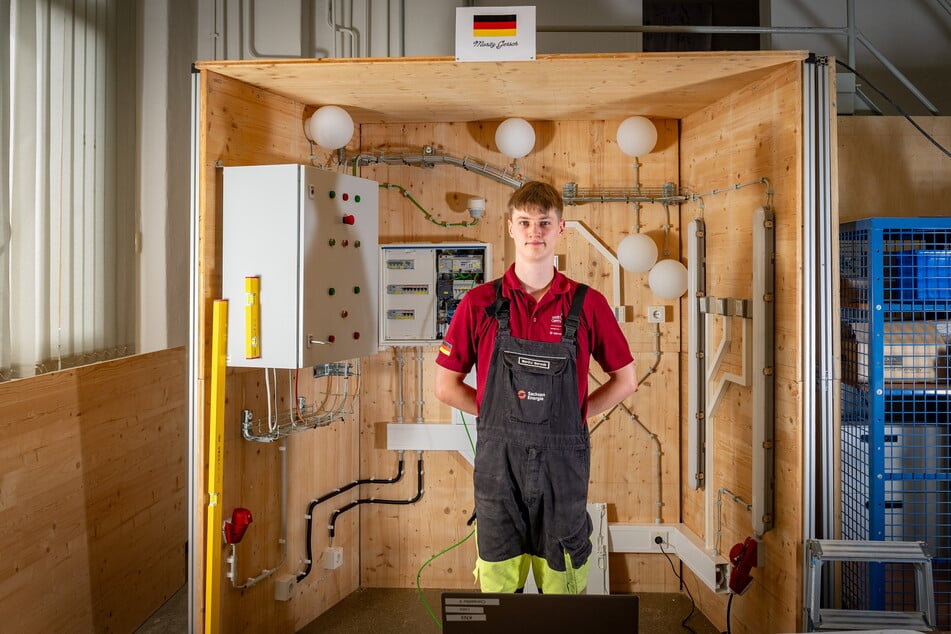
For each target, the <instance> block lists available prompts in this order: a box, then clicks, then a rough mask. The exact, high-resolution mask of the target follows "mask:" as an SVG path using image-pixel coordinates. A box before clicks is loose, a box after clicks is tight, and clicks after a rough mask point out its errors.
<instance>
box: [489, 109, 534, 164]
mask: <svg viewBox="0 0 951 634" xmlns="http://www.w3.org/2000/svg"><path fill="white" fill-rule="evenodd" d="M495 146H496V147H497V148H499V152H501V153H502V154H504V155H505V156H507V157H509V158H511V159H520V158H522V157H523V156H525V155H526V154H528V153H529V152H531V151H532V148H533V147H535V129H534V128H533V127H532V124H530V123H529V122H528V121H526V120H525V119H520V118H518V117H512V118H511V119H506V120H505V121H503V122H502V123H500V124H499V127H498V129H497V130H496V131H495Z"/></svg>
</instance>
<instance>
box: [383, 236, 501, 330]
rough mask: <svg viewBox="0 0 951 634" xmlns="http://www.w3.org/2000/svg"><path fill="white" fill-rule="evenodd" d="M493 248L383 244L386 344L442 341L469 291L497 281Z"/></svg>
mask: <svg viewBox="0 0 951 634" xmlns="http://www.w3.org/2000/svg"><path fill="white" fill-rule="evenodd" d="M491 249H492V247H491V245H489V244H486V243H482V242H459V243H412V244H386V245H382V246H381V247H380V343H381V344H382V345H390V346H426V345H435V344H438V343H439V342H440V341H442V338H443V336H444V335H445V334H446V329H447V328H449V322H450V321H452V316H453V313H454V312H455V310H456V307H457V306H458V305H459V302H460V301H461V300H462V297H463V295H465V294H466V292H467V291H468V290H469V289H471V288H473V287H474V286H476V285H478V284H481V283H482V282H484V281H486V280H489V279H491V267H492V251H491Z"/></svg>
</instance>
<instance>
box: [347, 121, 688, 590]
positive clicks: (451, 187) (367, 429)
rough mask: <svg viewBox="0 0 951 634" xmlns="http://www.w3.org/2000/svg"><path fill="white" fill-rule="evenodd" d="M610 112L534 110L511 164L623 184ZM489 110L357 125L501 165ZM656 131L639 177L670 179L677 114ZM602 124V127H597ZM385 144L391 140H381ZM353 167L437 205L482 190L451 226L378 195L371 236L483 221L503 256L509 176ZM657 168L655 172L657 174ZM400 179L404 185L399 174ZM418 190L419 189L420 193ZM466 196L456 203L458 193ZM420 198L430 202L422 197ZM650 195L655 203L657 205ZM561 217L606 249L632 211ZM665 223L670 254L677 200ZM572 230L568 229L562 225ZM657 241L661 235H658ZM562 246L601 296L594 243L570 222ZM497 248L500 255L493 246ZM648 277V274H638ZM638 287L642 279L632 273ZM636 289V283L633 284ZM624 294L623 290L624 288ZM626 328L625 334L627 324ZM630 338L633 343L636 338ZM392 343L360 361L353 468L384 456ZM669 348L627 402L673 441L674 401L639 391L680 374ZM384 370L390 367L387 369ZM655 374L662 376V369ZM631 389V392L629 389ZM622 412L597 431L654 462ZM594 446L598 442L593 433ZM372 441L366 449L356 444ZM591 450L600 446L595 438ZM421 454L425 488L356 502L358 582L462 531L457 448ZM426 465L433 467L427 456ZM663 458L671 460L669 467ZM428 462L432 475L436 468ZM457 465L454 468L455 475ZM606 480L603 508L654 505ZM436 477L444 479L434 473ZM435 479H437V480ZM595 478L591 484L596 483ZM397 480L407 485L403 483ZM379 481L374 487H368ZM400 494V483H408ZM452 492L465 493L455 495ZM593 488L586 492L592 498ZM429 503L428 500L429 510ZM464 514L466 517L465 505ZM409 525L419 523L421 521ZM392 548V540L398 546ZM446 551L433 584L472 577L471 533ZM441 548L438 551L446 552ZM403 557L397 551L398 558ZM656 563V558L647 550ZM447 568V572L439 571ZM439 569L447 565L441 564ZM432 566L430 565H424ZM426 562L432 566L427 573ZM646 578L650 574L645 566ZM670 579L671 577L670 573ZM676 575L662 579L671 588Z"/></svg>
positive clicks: (669, 492)
mask: <svg viewBox="0 0 951 634" xmlns="http://www.w3.org/2000/svg"><path fill="white" fill-rule="evenodd" d="M618 124H619V122H617V121H612V122H577V121H574V122H544V121H542V122H533V126H534V127H535V129H536V138H537V141H536V151H535V152H533V153H532V154H530V155H529V156H528V157H525V158H524V159H522V160H520V161H519V164H520V168H521V170H520V171H521V173H522V174H523V175H524V176H525V177H526V178H548V179H549V180H551V181H552V182H553V184H554V185H555V186H556V187H557V188H559V189H560V188H561V187H562V186H563V185H564V183H565V182H568V181H569V180H571V181H575V182H579V183H580V184H581V185H582V186H614V187H617V186H627V185H632V184H633V183H632V177H631V172H632V170H631V166H630V162H631V159H629V158H628V157H624V156H623V155H622V154H621V153H620V152H618V150H617V148H616V146H615V144H614V142H613V135H614V132H615V131H616V128H617V125H618ZM496 125H497V124H496V123H494V122H486V123H469V124H466V125H458V124H439V125H410V124H403V125H389V126H386V125H384V126H374V125H363V126H361V149H363V150H364V151H374V152H378V151H379V150H381V149H384V148H394V147H399V146H402V147H403V148H404V149H407V150H409V151H413V150H414V148H419V147H421V146H423V145H428V144H432V145H433V146H434V147H435V148H436V150H437V151H439V152H446V153H449V154H451V155H454V156H469V155H471V156H474V157H475V158H477V159H480V160H486V161H488V162H489V163H491V164H494V165H499V166H505V165H506V164H507V163H508V159H506V158H505V157H503V156H501V155H499V154H498V153H497V152H496V151H495V149H494V130H495V127H496ZM659 127H660V130H661V138H662V142H661V143H659V144H658V150H657V152H655V153H652V155H651V156H649V157H645V158H642V159H641V160H642V163H645V165H649V166H650V167H644V168H642V171H641V174H642V183H643V184H645V186H646V184H647V183H648V181H647V180H646V179H648V178H650V179H652V180H651V181H650V182H651V184H654V185H655V186H656V185H659V183H654V182H653V181H655V180H663V182H667V181H674V182H675V181H676V180H677V175H676V169H677V147H676V134H677V124H676V122H675V121H660V122H659ZM606 131H607V133H608V134H610V136H611V138H610V139H607V138H606V137H605V134H606ZM388 151H390V150H388ZM362 174H363V175H364V176H367V177H369V178H375V179H377V180H380V181H381V182H396V183H400V184H403V186H406V187H408V188H410V189H411V191H412V193H413V195H414V196H415V197H416V198H417V199H418V200H420V202H421V204H424V205H426V206H427V209H430V210H431V211H432V212H434V213H435V212H437V211H438V210H439V209H440V207H439V205H445V207H444V208H447V211H446V212H444V215H443V217H444V218H446V217H447V216H446V214H450V213H451V212H452V211H454V208H453V206H452V203H453V201H454V200H455V199H460V200H461V198H462V195H463V194H466V195H468V194H473V193H474V194H476V195H480V194H481V195H484V196H485V197H486V199H487V210H488V211H487V214H486V216H485V218H484V219H483V221H482V222H481V223H480V225H478V226H477V227H470V228H465V229H459V228H456V229H455V230H452V231H449V230H447V229H442V228H439V227H436V226H435V225H432V223H429V222H428V221H426V220H425V218H423V216H422V214H421V213H420V212H419V211H418V210H417V209H415V208H413V207H412V206H411V205H409V204H408V203H406V202H405V201H402V202H403V204H402V205H400V207H401V208H397V205H398V204H399V203H400V202H401V200H400V198H401V197H397V198H396V201H395V202H393V201H390V202H388V203H386V208H387V209H386V217H385V218H383V217H381V242H393V241H413V240H417V239H420V238H419V237H418V236H420V235H421V236H422V239H426V240H429V239H436V240H439V239H442V240H447V239H458V237H460V236H459V235H458V234H456V233H454V232H460V233H461V232H466V233H462V235H461V237H463V238H468V237H469V236H468V235H467V234H468V233H469V232H473V233H478V232H482V234H483V236H485V237H478V239H483V240H489V241H491V242H492V243H493V245H494V246H495V255H496V257H495V260H496V262H497V263H498V264H497V266H496V271H495V274H498V273H500V272H501V270H502V269H503V267H504V266H505V265H507V264H508V262H510V261H511V260H510V256H509V255H508V254H507V253H506V250H507V245H508V243H509V242H510V241H509V239H508V237H507V231H506V230H505V222H504V214H505V206H506V201H507V199H508V197H509V195H510V194H511V191H512V190H511V188H509V187H507V186H504V185H499V184H497V183H494V182H491V181H488V180H487V179H484V178H483V177H481V176H478V175H474V174H470V173H467V172H465V171H462V170H459V169H457V168H453V167H437V168H433V169H420V168H410V167H387V166H373V167H367V168H363V170H362ZM658 175H660V176H658ZM406 183H410V184H411V185H407V184H406ZM427 196H428V198H427ZM463 204H464V203H463ZM430 205H433V206H432V207H430ZM655 207H658V206H655ZM649 213H650V214H653V217H652V218H651V221H652V223H653V225H654V229H655V230H656V229H657V228H658V227H660V226H661V225H662V224H663V222H664V215H663V210H662V208H659V207H658V208H655V209H645V210H644V212H643V213H642V223H644V224H645V225H647V224H648V217H647V216H648V214H649ZM566 217H567V218H578V219H582V220H584V221H585V222H586V224H588V225H589V226H590V227H591V229H592V231H594V232H595V233H597V234H598V235H599V236H601V237H602V238H603V239H604V240H605V242H606V243H607V244H608V246H609V247H610V248H611V249H612V250H613V249H614V248H615V246H616V242H617V241H619V240H620V237H622V236H623V235H626V232H628V231H630V228H631V225H632V215H631V212H630V210H629V209H628V208H627V206H625V205H617V204H615V205H584V206H578V207H570V208H568V209H567V210H566ZM672 218H673V223H674V225H675V226H674V232H673V233H672V235H671V237H670V242H669V244H670V245H671V248H672V254H673V255H674V256H675V257H676V256H677V254H678V250H679V249H678V246H677V245H678V234H677V232H676V223H677V221H678V215H677V210H676V209H674V210H672ZM398 228H402V230H403V231H408V232H409V235H406V234H402V235H394V234H393V233H392V232H393V231H394V230H398ZM433 231H439V232H448V233H449V236H448V237H447V236H445V235H443V234H442V233H440V234H436V236H435V237H434V238H433V237H431V235H432V232H433ZM570 233H572V234H574V232H570ZM658 239H659V240H661V241H662V237H659V238H658ZM563 249H564V254H565V255H566V261H567V263H566V272H567V273H568V274H569V275H572V276H574V277H576V278H579V279H584V280H585V281H587V282H589V283H591V284H593V285H594V287H595V288H598V289H599V290H601V291H602V292H604V293H606V294H607V295H608V296H609V297H610V295H611V290H610V281H611V280H610V269H609V267H608V266H607V264H606V263H605V262H603V258H602V257H601V255H600V254H599V253H598V252H597V251H596V250H595V249H593V248H592V247H590V245H589V244H588V243H587V242H586V241H585V240H583V239H581V238H580V237H579V236H578V235H577V234H575V235H569V236H567V237H566V239H565V241H564V244H563ZM500 254H503V255H504V259H503V257H500ZM626 277H627V278H631V279H625V280H624V281H625V287H627V286H628V285H631V284H636V283H638V280H636V279H634V277H635V276H630V275H628V276H626ZM639 277H646V276H639ZM640 283H641V285H642V286H643V287H644V288H646V284H645V281H640ZM640 293H641V294H642V295H644V296H645V297H646V294H645V291H643V290H642V291H640ZM625 295H626V296H627V297H628V298H631V297H633V295H632V293H631V292H625ZM625 301H626V302H627V301H628V300H625ZM646 301H647V300H646V299H645V300H644V301H642V302H633V303H638V304H640V306H639V307H638V310H637V311H636V318H635V323H632V324H625V325H624V326H623V327H624V328H625V330H626V332H629V333H630V332H633V331H634V330H635V328H638V327H640V328H641V329H642V330H648V329H647V328H646V324H645V323H644V322H646V319H645V317H644V316H643V315H645V314H646V313H645V312H644V307H643V304H644V302H646ZM667 328H669V331H670V333H672V335H673V337H672V338H673V339H674V341H673V342H670V341H669V339H670V338H671V337H668V338H667V340H665V341H664V342H663V344H662V345H663V346H664V347H665V348H669V349H671V350H673V351H674V352H677V351H678V350H679V343H678V342H677V341H676V340H677V338H678V336H677V335H678V333H677V331H676V329H674V328H673V326H672V325H671V326H668V327H667ZM629 336H630V335H629ZM642 337H643V341H644V343H643V344H641V345H640V346H639V347H640V348H643V349H644V350H642V351H639V352H638V356H639V363H640V364H641V366H640V368H641V372H643V371H645V370H646V367H647V366H648V365H649V364H650V363H652V362H653V345H654V338H653V336H652V334H650V331H649V330H648V331H647V332H646V333H645V334H643V335H642ZM635 347H638V346H635V345H634V344H632V348H635ZM434 356H435V351H434V350H433V349H426V351H425V363H424V372H423V381H424V386H423V388H424V394H425V397H424V400H425V401H426V405H425V409H424V418H425V419H426V420H427V421H429V422H432V421H434V420H435V421H445V420H447V419H448V409H447V408H444V407H443V406H441V405H440V404H438V403H436V402H435V401H434V399H433V398H432V397H431V387H430V386H431V381H432V366H433V358H434ZM393 359H394V357H393V353H392V352H391V351H388V352H383V353H381V354H379V355H376V356H375V357H374V358H372V359H370V360H369V361H368V364H367V365H368V368H371V369H369V370H368V373H372V375H373V377H374V384H375V385H380V386H383V387H382V388H381V389H374V390H373V391H374V394H377V395H383V396H382V397H379V396H378V397H377V398H375V399H374V401H373V403H372V404H367V407H366V408H365V409H364V423H363V432H362V440H361V442H362V446H363V447H364V453H363V454H362V455H361V465H362V466H361V471H362V472H363V474H364V475H365V476H366V475H369V474H371V473H380V471H381V466H382V465H383V464H385V463H386V462H387V461H388V460H392V458H387V457H385V456H386V454H387V453H392V452H386V451H381V448H383V447H385V438H383V437H382V436H383V433H384V429H385V427H384V425H385V422H388V421H392V420H393V419H394V417H395V406H394V404H393V402H392V401H393V400H395V399H394V397H393V390H394V389H395V388H393V387H392V386H393V384H394V381H395V378H389V377H395V367H393V366H394V365H395V363H394V361H393ZM404 359H405V360H404V363H405V366H404V372H405V376H404V400H405V401H406V406H405V407H404V419H405V421H406V422H407V424H410V423H412V422H413V421H415V417H416V415H417V413H416V408H415V404H414V401H415V399H416V379H415V349H412V348H410V349H407V350H405V351H404ZM669 359H673V363H674V366H673V369H672V368H671V367H669V366H665V365H664V364H663V363H662V364H661V365H660V366H659V372H658V374H657V375H656V376H655V377H652V378H651V380H649V381H647V382H646V383H645V386H644V388H643V391H642V392H641V393H639V394H638V396H637V397H635V399H634V400H635V403H637V404H636V405H635V408H636V409H641V415H642V416H645V415H644V413H643V409H642V408H641V406H640V405H639V403H640V402H643V403H648V404H649V405H648V407H650V408H651V413H649V414H647V415H646V416H645V418H647V419H650V420H652V421H654V420H656V421H661V422H660V423H659V424H660V425H662V426H663V427H664V430H660V435H661V436H662V437H663V436H668V437H670V438H672V439H673V440H672V442H674V444H675V445H676V442H677V435H676V429H677V423H676V421H677V414H678V412H677V411H676V410H675V409H674V410H671V408H669V406H668V405H667V403H666V402H665V399H664V398H662V397H661V398H646V397H645V395H646V393H647V390H648V389H649V386H650V385H651V384H653V383H658V382H661V381H662V382H663V388H662V389H661V390H659V391H657V392H655V395H657V394H662V393H664V391H665V390H669V389H672V387H671V386H672V385H674V386H675V384H676V383H677V382H678V381H679V372H677V371H676V365H677V363H678V362H679V360H678V359H677V358H676V357H670V358H668V360H667V363H669ZM387 375H389V377H388V376H387ZM662 377H663V379H662ZM638 399H640V401H638ZM433 407H435V419H433V418H432V408H433ZM631 425H632V424H631V423H630V421H629V420H628V419H627V417H626V416H622V415H621V414H620V413H618V414H615V415H614V416H612V418H611V419H610V420H609V421H608V422H607V423H605V427H604V428H603V429H602V431H601V432H599V433H601V434H602V438H605V442H604V443H603V444H604V452H605V453H606V454H608V455H610V454H611V453H623V455H624V456H630V455H638V454H640V455H643V456H644V457H645V459H646V461H647V464H649V465H651V466H650V467H649V468H648V472H647V473H648V474H650V473H652V472H653V460H654V458H653V447H652V446H648V445H650V443H649V442H645V438H646V434H643V432H638V433H641V434H643V437H639V438H638V437H636V434H635V437H633V438H629V437H630V436H631V433H630V426H631ZM612 427H613V428H619V429H621V430H622V431H621V432H620V433H621V434H622V436H624V437H625V438H629V439H628V440H625V441H624V442H622V443H621V444H620V445H619V446H618V447H613V448H612V449H610V450H609V449H607V447H608V445H609V444H611V439H610V438H608V436H609V435H610V434H613V433H614V432H613V431H609V430H611V428H612ZM596 446H597V445H596ZM367 448H372V450H371V451H366V449H367ZM596 451H598V450H597V449H596ZM676 453H677V452H676V451H675V450H668V455H669V456H670V457H671V458H669V459H667V460H666V461H665V462H664V463H662V465H663V468H664V469H665V471H666V472H667V478H666V485H665V488H664V498H665V507H666V509H667V510H668V511H669V512H671V513H673V515H674V517H676V516H677V514H678V513H677V510H676V509H677V490H678V480H677V478H678V474H679V467H678V466H677V462H676V460H674V459H673V457H674V456H676ZM405 458H406V464H407V476H406V477H407V478H409V477H410V476H411V473H410V472H409V471H410V469H412V468H413V466H414V457H413V456H411V455H407V456H406V457H405ZM425 460H426V473H427V477H426V482H427V485H426V487H425V489H426V493H425V495H424V499H423V500H422V501H421V502H419V503H418V504H417V505H415V506H416V508H409V507H390V506H382V505H381V506H378V507H374V506H373V505H369V506H365V507H363V508H362V511H361V517H362V520H361V527H362V529H361V540H362V543H363V557H364V565H363V570H364V573H363V575H364V577H363V582H364V583H365V584H366V585H371V586H375V585H394V586H400V587H406V586H411V585H413V584H414V583H415V574H416V571H417V570H418V566H419V565H420V563H421V561H424V560H425V556H424V553H429V552H434V551H437V550H439V549H440V547H445V546H447V545H449V544H450V543H452V542H453V541H455V540H456V539H458V538H459V537H460V536H461V535H464V534H465V532H467V530H462V528H461V527H462V526H464V520H465V519H468V516H469V514H470V513H471V467H470V466H469V465H468V464H467V463H464V462H461V458H459V457H458V456H455V455H448V456H447V455H443V454H441V453H440V452H428V453H427V455H426V456H425ZM595 462H596V463H597V464H599V465H603V464H616V463H617V462H618V460H617V459H614V458H612V459H610V460H598V459H596V460H595ZM434 464H435V465H436V466H435V467H434V466H433V465H434ZM671 465H673V468H671ZM434 469H436V470H437V472H436V473H437V474H438V475H434ZM457 476H458V477H457ZM603 477H604V479H606V480H608V482H609V483H608V484H605V485H601V484H599V483H598V482H597V480H596V478H594V477H593V488H592V490H593V492H599V490H604V491H605V492H609V493H610V494H611V497H612V499H614V498H615V497H616V498H618V501H617V503H616V506H617V507H620V509H622V510H621V511H618V508H615V507H614V505H612V510H611V514H612V519H613V520H615V521H617V520H618V518H619V517H620V519H621V520H623V521H651V520H652V518H653V517H654V514H655V512H656V507H655V504H654V499H653V498H654V494H653V492H651V493H650V494H649V495H648V496H647V497H642V498H640V499H639V498H638V497H637V495H632V494H631V486H630V484H628V485H623V484H622V485H618V484H617V483H613V484H612V483H610V481H611V479H612V477H613V476H611V475H606V476H603ZM443 481H445V484H443ZM443 486H445V489H443V488H442V487H443ZM599 487H600V489H599ZM378 488H379V489H380V491H379V495H381V496H382V495H384V494H385V492H386V489H388V488H395V487H378ZM405 488H406V489H409V488H411V487H410V486H409V484H406V485H405ZM376 494H377V493H374V495H376ZM407 497H408V495H407ZM460 499H462V500H463V501H464V502H463V503H461V504H460V503H458V500H460ZM592 499H594V498H592ZM427 509H428V510H427ZM446 516H449V517H451V518H452V522H451V523H450V524H449V526H447V524H446V522H444V521H442V520H444V519H445V518H446ZM463 516H465V517H463ZM418 527H422V528H421V529H420V528H418ZM397 551H398V552H397ZM453 553H454V554H447V555H443V556H442V557H441V558H440V559H438V560H437V561H436V562H434V563H433V567H434V568H436V567H441V571H440V573H438V574H439V575H440V579H441V584H442V585H446V586H459V587H469V586H471V583H472V579H471V576H470V570H471V566H472V556H473V553H474V551H473V550H472V546H471V545H468V544H467V545H466V546H465V547H463V549H457V550H456V551H453ZM447 557H448V558H449V559H448V560H447V559H446V558H447ZM407 558H409V562H408V563H407V561H406V559H407ZM646 559H648V560H649V561H652V562H653V563H656V558H646ZM449 570H452V573H451V574H450V573H449V572H448V571H449ZM443 571H445V572H443ZM430 573H432V571H428V572H427V574H430ZM432 574H436V573H432ZM652 578H656V576H654V577H652ZM674 583H675V582H674ZM673 587H675V586H671V588H673Z"/></svg>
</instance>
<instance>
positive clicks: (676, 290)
mask: <svg viewBox="0 0 951 634" xmlns="http://www.w3.org/2000/svg"><path fill="white" fill-rule="evenodd" d="M647 284H648V286H650V288H651V290H652V291H653V292H654V295H657V297H660V298H661V299H677V298H679V297H680V296H681V295H683V294H684V293H686V292H687V267H685V266H684V265H683V264H681V263H680V262H678V261H677V260H661V261H660V262H658V263H657V264H655V265H654V268H652V269H651V272H650V273H649V274H648V276H647Z"/></svg>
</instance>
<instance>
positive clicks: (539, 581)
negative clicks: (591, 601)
mask: <svg viewBox="0 0 951 634" xmlns="http://www.w3.org/2000/svg"><path fill="white" fill-rule="evenodd" d="M590 562H591V560H590V558H589V559H588V560H587V561H585V562H584V564H582V565H581V566H579V567H577V568H575V567H574V566H572V564H571V556H570V555H569V554H568V553H567V552H566V553H565V569H564V570H553V569H552V567H551V566H549V565H548V562H547V561H545V558H544V557H534V556H530V555H527V554H523V555H518V556H515V557H512V558H511V559H506V560H504V561H485V560H483V559H482V558H481V557H477V558H476V567H475V570H473V571H472V573H473V575H475V578H476V580H477V581H478V582H479V587H480V588H481V590H482V592H516V591H518V590H521V589H523V588H524V587H525V580H526V579H528V570H529V568H531V570H532V574H533V576H534V577H535V585H536V586H538V589H539V590H540V591H541V593H542V594H581V593H582V592H584V590H585V588H587V586H588V568H589V564H590Z"/></svg>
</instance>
